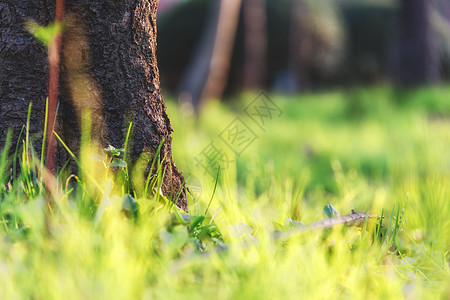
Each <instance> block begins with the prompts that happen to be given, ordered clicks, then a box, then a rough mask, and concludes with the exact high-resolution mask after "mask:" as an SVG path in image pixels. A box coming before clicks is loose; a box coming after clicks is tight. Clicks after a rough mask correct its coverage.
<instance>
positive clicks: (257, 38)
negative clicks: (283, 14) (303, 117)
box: [243, 0, 267, 90]
mask: <svg viewBox="0 0 450 300" xmlns="http://www.w3.org/2000/svg"><path fill="white" fill-rule="evenodd" d="M243 12H244V37H245V58H244V87H245V88H247V89H251V90H256V89H261V88H262V87H263V86H264V81H265V79H266V52H267V14H266V1H265V0H244V2H243Z"/></svg>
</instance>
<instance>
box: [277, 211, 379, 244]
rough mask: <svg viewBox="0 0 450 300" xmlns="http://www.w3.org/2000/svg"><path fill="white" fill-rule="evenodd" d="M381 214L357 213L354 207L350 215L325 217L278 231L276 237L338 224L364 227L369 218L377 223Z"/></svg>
mask: <svg viewBox="0 0 450 300" xmlns="http://www.w3.org/2000/svg"><path fill="white" fill-rule="evenodd" d="M380 218H381V217H380V216H379V215H374V214H370V213H369V214H365V213H357V212H355V211H354V210H353V209H352V213H351V214H349V215H344V216H339V217H335V218H328V219H323V220H320V221H317V222H313V223H310V224H308V225H304V226H299V227H296V228H294V229H292V230H290V231H288V232H277V233H276V235H275V237H276V238H288V237H290V236H292V235H294V234H297V233H300V232H305V231H313V230H318V229H322V230H326V229H331V228H333V227H336V226H347V227H360V228H362V227H363V226H364V224H365V222H366V220H367V225H368V226H372V225H376V224H377V223H378V221H379V220H380Z"/></svg>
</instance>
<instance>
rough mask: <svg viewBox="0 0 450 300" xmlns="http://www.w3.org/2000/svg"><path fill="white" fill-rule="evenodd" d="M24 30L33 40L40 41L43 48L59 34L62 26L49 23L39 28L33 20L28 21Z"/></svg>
mask: <svg viewBox="0 0 450 300" xmlns="http://www.w3.org/2000/svg"><path fill="white" fill-rule="evenodd" d="M25 28H26V29H27V31H28V32H29V33H31V34H32V35H33V36H34V37H35V38H37V39H38V40H39V41H41V42H42V43H43V44H44V45H45V46H47V47H48V45H50V43H51V42H52V40H53V39H54V38H55V37H56V36H57V35H58V34H60V33H61V31H62V24H61V23H58V22H56V23H50V24H49V25H48V26H40V25H39V24H38V23H36V22H35V21H33V20H29V21H27V22H26V23H25Z"/></svg>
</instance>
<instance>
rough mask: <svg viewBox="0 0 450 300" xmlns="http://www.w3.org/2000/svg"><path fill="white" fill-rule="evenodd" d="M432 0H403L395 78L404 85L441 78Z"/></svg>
mask: <svg viewBox="0 0 450 300" xmlns="http://www.w3.org/2000/svg"><path fill="white" fill-rule="evenodd" d="M431 7H432V1H430V0H400V1H399V15H398V29H397V30H398V33H397V46H396V50H395V63H394V64H395V69H394V79H395V81H396V82H397V83H399V84H401V85H420V84H426V83H433V82H436V81H437V80H438V79H439V52H438V51H437V47H436V40H435V32H434V29H433V26H432V23H431Z"/></svg>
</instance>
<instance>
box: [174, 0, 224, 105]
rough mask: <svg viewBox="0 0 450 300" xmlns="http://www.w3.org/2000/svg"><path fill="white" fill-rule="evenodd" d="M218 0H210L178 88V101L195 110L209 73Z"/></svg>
mask: <svg viewBox="0 0 450 300" xmlns="http://www.w3.org/2000/svg"><path fill="white" fill-rule="evenodd" d="M220 1H221V0H211V2H212V4H211V7H210V11H209V15H208V20H207V22H206V25H205V29H204V31H203V33H202V37H201V39H200V41H199V43H198V46H197V48H196V49H195V51H194V56H193V57H192V58H191V60H190V62H189V65H188V66H187V68H186V71H185V72H184V74H183V77H182V79H181V83H180V86H179V88H178V101H179V102H180V103H181V104H183V105H188V106H190V107H191V108H192V109H194V110H195V111H196V112H198V111H199V106H200V98H201V96H202V92H203V89H204V87H205V85H206V81H207V79H208V75H209V67H210V63H211V57H212V54H213V50H214V43H215V37H216V34H217V24H218V22H219V15H220Z"/></svg>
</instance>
